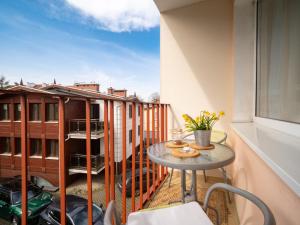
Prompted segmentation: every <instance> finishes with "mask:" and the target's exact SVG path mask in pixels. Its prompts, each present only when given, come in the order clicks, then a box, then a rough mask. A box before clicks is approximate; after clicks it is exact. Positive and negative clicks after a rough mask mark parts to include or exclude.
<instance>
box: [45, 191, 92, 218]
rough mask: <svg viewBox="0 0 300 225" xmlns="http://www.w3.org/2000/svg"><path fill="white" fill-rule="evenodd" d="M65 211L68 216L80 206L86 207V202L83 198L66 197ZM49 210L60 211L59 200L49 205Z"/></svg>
mask: <svg viewBox="0 0 300 225" xmlns="http://www.w3.org/2000/svg"><path fill="white" fill-rule="evenodd" d="M66 203H67V204H66V211H67V213H69V214H72V212H73V211H74V210H75V209H77V208H78V207H80V206H86V205H87V200H86V199H85V198H81V197H79V196H76V195H66ZM51 208H53V209H57V210H59V209H60V199H59V198H56V199H55V200H54V201H53V203H52V204H51Z"/></svg>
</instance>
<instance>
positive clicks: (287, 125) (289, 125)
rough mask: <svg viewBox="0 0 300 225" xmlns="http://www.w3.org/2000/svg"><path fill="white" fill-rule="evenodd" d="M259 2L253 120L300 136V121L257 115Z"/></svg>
mask: <svg viewBox="0 0 300 225" xmlns="http://www.w3.org/2000/svg"><path fill="white" fill-rule="evenodd" d="M259 3H260V0H256V1H255V7H254V24H255V29H254V30H255V32H254V35H253V36H254V37H253V41H254V65H253V67H254V70H253V71H254V74H253V77H254V88H253V102H252V104H253V112H252V117H253V122H255V123H257V124H261V125H263V126H267V127H269V128H272V129H275V130H279V131H282V132H284V133H287V134H290V135H293V136H296V137H300V123H297V122H291V121H285V120H280V119H274V118H266V117H261V116H257V113H256V111H257V88H258V79H257V78H258V65H259V55H258V48H259V43H260V42H259V40H258V39H259V37H258V36H259V33H258V29H259V26H258V24H259V21H258V16H259Z"/></svg>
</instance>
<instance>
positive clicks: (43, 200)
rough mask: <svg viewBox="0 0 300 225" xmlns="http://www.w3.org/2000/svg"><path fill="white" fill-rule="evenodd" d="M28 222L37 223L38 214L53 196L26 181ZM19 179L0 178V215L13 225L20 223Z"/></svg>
mask: <svg viewBox="0 0 300 225" xmlns="http://www.w3.org/2000/svg"><path fill="white" fill-rule="evenodd" d="M27 189H28V212H27V213H28V222H29V223H30V224H37V222H38V220H39V215H40V213H41V211H43V210H44V209H45V208H46V207H47V206H48V205H49V204H51V202H52V200H53V196H52V195H51V194H50V193H48V192H45V191H43V188H40V187H38V186H36V185H34V184H33V183H31V182H28V186H27ZM21 201H22V194H21V179H20V178H7V179H2V180H0V217H1V218H2V219H4V220H7V221H9V222H11V223H12V224H13V225H19V224H21V215H22V209H21V207H22V202H21Z"/></svg>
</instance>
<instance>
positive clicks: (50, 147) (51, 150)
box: [46, 139, 59, 157]
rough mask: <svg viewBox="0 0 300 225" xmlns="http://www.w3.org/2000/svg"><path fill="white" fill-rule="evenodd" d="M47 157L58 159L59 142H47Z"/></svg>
mask: <svg viewBox="0 0 300 225" xmlns="http://www.w3.org/2000/svg"><path fill="white" fill-rule="evenodd" d="M46 152H47V157H58V154H59V153H58V140H50V139H49V140H47V141H46Z"/></svg>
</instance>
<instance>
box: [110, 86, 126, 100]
mask: <svg viewBox="0 0 300 225" xmlns="http://www.w3.org/2000/svg"><path fill="white" fill-rule="evenodd" d="M107 93H108V94H110V95H116V96H120V97H124V98H126V97H127V90H126V89H119V90H117V89H113V88H112V87H110V88H108V89H107Z"/></svg>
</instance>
